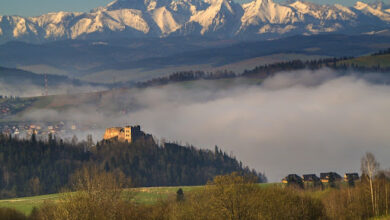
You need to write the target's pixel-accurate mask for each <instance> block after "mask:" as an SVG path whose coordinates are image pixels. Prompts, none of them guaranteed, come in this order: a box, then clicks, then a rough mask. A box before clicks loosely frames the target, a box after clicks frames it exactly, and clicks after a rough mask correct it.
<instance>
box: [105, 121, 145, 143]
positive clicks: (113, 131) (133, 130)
mask: <svg viewBox="0 0 390 220" xmlns="http://www.w3.org/2000/svg"><path fill="white" fill-rule="evenodd" d="M140 134H142V132H141V126H139V125H137V126H126V127H113V128H107V129H106V132H105V133H104V137H103V140H112V139H116V140H118V141H120V142H128V143H131V142H132V141H134V139H135V138H136V137H137V136H140Z"/></svg>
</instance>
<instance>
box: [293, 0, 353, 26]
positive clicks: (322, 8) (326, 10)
mask: <svg viewBox="0 0 390 220" xmlns="http://www.w3.org/2000/svg"><path fill="white" fill-rule="evenodd" d="M290 7H292V8H294V9H295V10H296V11H297V13H299V15H300V17H301V19H307V17H311V18H312V19H317V20H321V21H326V20H341V21H344V20H352V19H354V18H356V14H355V13H354V12H353V11H351V10H350V9H348V8H347V7H344V6H342V5H339V4H336V5H318V4H314V3H309V2H301V1H296V2H294V3H292V4H290ZM305 16H306V18H305Z"/></svg>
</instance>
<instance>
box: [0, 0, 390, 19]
mask: <svg viewBox="0 0 390 220" xmlns="http://www.w3.org/2000/svg"><path fill="white" fill-rule="evenodd" d="M111 1H112V0H88V1H87V0H67V1H63V0H1V1H0V15H20V16H36V15H41V14H45V13H48V12H55V11H89V10H90V9H92V8H96V7H98V6H104V5H106V4H107V3H109V2H111ZM236 1H237V2H249V1H250V0H236ZM275 1H277V2H280V0H275ZM310 1H313V2H317V3H322V4H335V3H339V4H343V5H348V6H350V5H353V4H354V3H355V2H356V0H342V1H339V0H310ZM362 1H363V2H374V1H375V0H362ZM384 2H385V3H389V0H385V1H384Z"/></svg>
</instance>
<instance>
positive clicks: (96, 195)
mask: <svg viewBox="0 0 390 220" xmlns="http://www.w3.org/2000/svg"><path fill="white" fill-rule="evenodd" d="M362 172H363V175H362V181H361V182H358V183H357V184H356V185H355V186H353V187H351V186H348V185H342V186H340V187H339V188H329V189H327V190H324V191H312V190H303V189H301V188H295V187H290V186H287V185H276V184H275V185H266V186H261V185H259V184H258V181H257V177H256V176H253V175H250V174H249V175H240V174H238V173H236V172H233V173H231V174H228V175H221V176H216V177H215V178H214V179H213V180H212V181H210V182H208V183H207V185H205V186H204V187H202V188H198V189H196V190H192V191H189V192H186V193H184V192H183V190H181V189H179V190H178V191H177V194H176V196H174V195H171V197H169V198H167V199H163V200H160V201H159V202H157V203H154V204H140V203H136V202H135V201H134V200H133V198H134V196H135V194H134V192H135V191H131V190H124V187H128V186H129V183H131V181H130V180H129V179H128V178H126V177H125V175H123V174H119V175H118V174H117V173H113V172H105V171H102V170H101V169H99V168H97V167H83V168H82V169H80V170H79V171H77V172H76V173H75V175H73V177H72V178H71V179H72V183H73V184H71V185H70V188H68V189H67V190H65V193H64V194H62V196H61V197H60V199H59V201H57V202H53V201H51V202H50V201H49V202H46V203H44V204H43V205H42V206H40V207H38V208H35V209H34V210H33V211H32V213H31V215H30V216H28V217H26V216H24V215H23V214H21V213H18V212H17V211H16V210H12V209H6V208H1V209H0V218H1V217H3V218H7V217H8V218H9V217H10V216H12V217H13V218H12V219H31V220H49V219H59V220H61V219H64V220H65V219H91V220H94V219H96V220H105V219H107V220H108V219H110V220H111V219H146V220H147V219H151V220H152V219H161V220H165V219H166V220H170V219H172V220H181V219H188V220H198V219H205V220H207V219H210V220H225V219H229V220H241V219H242V220H252V219H253V220H256V219H258V220H263V219H264V220H274V219H292V220H295V219H296V220H315V219H353V220H355V219H370V218H373V217H383V219H388V217H390V216H389V211H390V207H389V199H390V195H389V193H388V190H389V189H390V179H389V178H390V176H389V173H388V172H385V171H382V170H380V169H379V164H378V163H377V162H376V160H375V157H374V156H373V155H372V154H370V153H367V154H366V155H365V156H364V157H363V158H362ZM67 192H72V193H67Z"/></svg>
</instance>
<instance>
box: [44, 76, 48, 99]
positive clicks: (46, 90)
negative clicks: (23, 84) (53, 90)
mask: <svg viewBox="0 0 390 220" xmlns="http://www.w3.org/2000/svg"><path fill="white" fill-rule="evenodd" d="M48 84H49V81H48V80H47V74H45V90H44V93H43V95H44V96H48V95H49V89H48V87H49V86H48Z"/></svg>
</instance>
